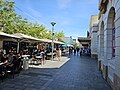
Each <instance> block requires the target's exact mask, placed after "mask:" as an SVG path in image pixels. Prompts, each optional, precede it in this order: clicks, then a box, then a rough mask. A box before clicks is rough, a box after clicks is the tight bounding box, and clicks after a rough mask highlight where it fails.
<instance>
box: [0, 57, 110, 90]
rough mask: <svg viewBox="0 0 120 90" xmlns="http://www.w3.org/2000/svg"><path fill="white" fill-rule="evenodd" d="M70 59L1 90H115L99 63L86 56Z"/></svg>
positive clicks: (34, 69) (33, 70)
mask: <svg viewBox="0 0 120 90" xmlns="http://www.w3.org/2000/svg"><path fill="white" fill-rule="evenodd" d="M67 59H68V58H67V57H66V58H65V57H63V58H62V59H61V61H60V62H58V61H55V62H54V61H52V62H51V61H49V62H47V64H46V65H45V66H39V67H38V66H37V67H30V69H29V70H26V71H22V72H21V73H20V74H19V75H16V76H15V78H14V79H9V78H8V79H6V80H5V81H4V82H3V83H2V84H0V90H111V88H110V86H109V85H108V84H107V83H106V81H105V80H104V79H103V78H102V75H101V73H100V72H99V70H98V69H97V61H96V60H93V59H91V58H90V57H86V56H82V57H80V56H71V57H70V60H68V61H66V60H67ZM51 63H52V64H51ZM50 64H51V65H50ZM54 64H55V66H54ZM47 65H48V67H47ZM57 65H58V66H59V68H56V67H57Z"/></svg>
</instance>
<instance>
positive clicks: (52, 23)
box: [51, 22, 56, 61]
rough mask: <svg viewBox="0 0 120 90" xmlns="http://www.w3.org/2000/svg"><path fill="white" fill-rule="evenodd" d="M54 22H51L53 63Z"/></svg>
mask: <svg viewBox="0 0 120 90" xmlns="http://www.w3.org/2000/svg"><path fill="white" fill-rule="evenodd" d="M55 24H56V23H55V22H51V25H52V61H53V50H54V26H55Z"/></svg>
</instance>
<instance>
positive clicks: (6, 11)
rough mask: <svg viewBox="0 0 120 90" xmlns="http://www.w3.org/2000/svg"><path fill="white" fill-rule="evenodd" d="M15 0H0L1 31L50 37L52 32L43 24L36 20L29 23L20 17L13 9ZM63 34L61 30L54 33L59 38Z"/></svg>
mask: <svg viewBox="0 0 120 90" xmlns="http://www.w3.org/2000/svg"><path fill="white" fill-rule="evenodd" d="M14 6H15V2H11V1H9V0H5V1H2V2H0V7H1V9H0V15H1V16H0V29H1V28H2V27H3V32H5V33H9V34H13V33H23V34H27V35H31V36H33V37H36V38H47V39H52V32H51V31H50V30H47V29H46V27H45V26H43V25H40V24H39V23H38V22H36V23H30V22H28V19H27V18H22V16H21V15H18V14H17V13H16V12H15V10H14ZM63 36H64V33H63V31H62V32H56V33H55V39H56V40H61V38H62V37H63Z"/></svg>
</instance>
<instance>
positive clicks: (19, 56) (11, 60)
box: [0, 33, 62, 81]
mask: <svg viewBox="0 0 120 90" xmlns="http://www.w3.org/2000/svg"><path fill="white" fill-rule="evenodd" d="M22 35H23V34H22ZM1 37H2V41H3V42H7V43H8V42H9V43H13V42H14V43H16V44H14V45H12V44H10V45H9V44H3V48H2V49H0V79H1V81H4V79H5V78H9V77H11V78H14V76H15V74H19V73H20V72H21V70H27V69H29V65H44V64H45V62H46V60H51V57H52V50H51V48H50V44H51V40H48V42H47V39H45V40H46V41H45V40H42V39H36V38H33V37H30V36H29V37H28V36H25V35H24V36H21V37H20V36H14V35H13V36H12V35H8V34H4V33H3V34H2V35H1V34H0V38H1ZM20 40H21V41H20ZM18 41H19V42H18ZM28 41H29V42H28ZM23 42H24V44H22V43H23ZM25 43H27V44H25ZM54 43H55V44H56V47H57V45H60V44H62V43H59V42H57V41H56V42H54ZM15 45H16V46H15ZM29 45H33V47H34V48H33V47H32V48H31V49H29V48H28V47H29ZM35 45H36V46H35ZM56 55H57V51H56V50H54V51H53V58H55V57H56Z"/></svg>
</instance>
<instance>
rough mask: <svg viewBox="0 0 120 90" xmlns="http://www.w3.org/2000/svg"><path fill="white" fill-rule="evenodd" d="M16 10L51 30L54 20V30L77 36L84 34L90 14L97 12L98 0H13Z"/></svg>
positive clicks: (31, 20)
mask: <svg viewBox="0 0 120 90" xmlns="http://www.w3.org/2000/svg"><path fill="white" fill-rule="evenodd" d="M14 1H15V3H16V4H15V5H16V7H18V8H19V9H20V10H18V9H17V8H16V12H17V13H18V14H20V15H22V16H23V17H25V18H28V20H29V21H30V22H36V21H37V22H39V24H43V25H45V26H46V28H47V29H49V30H51V24H50V22H51V21H54V22H56V23H57V24H56V25H55V31H63V32H64V33H65V35H66V36H72V37H74V38H77V37H78V36H86V32H87V30H88V29H89V23H90V16H91V15H97V14H98V0H14Z"/></svg>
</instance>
